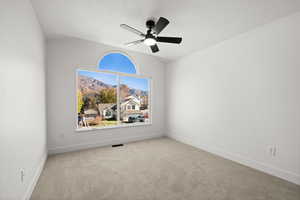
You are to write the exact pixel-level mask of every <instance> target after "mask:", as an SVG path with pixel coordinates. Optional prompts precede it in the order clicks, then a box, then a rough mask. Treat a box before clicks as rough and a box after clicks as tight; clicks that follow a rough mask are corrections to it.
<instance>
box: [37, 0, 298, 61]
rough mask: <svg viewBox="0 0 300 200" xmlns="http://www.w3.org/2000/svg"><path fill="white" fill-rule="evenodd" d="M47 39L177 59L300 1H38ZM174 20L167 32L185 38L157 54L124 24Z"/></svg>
mask: <svg viewBox="0 0 300 200" xmlns="http://www.w3.org/2000/svg"><path fill="white" fill-rule="evenodd" d="M32 3H33V6H34V8H35V10H36V11H37V15H38V18H39V20H40V22H41V24H42V26H43V29H44V31H45V33H46V35H47V37H50V38H51V37H60V36H71V37H77V38H82V39H86V40H91V41H95V42H100V43H104V44H108V45H112V46H116V47H122V48H125V49H131V50H133V51H138V52H143V53H147V54H151V55H154V56H159V57H161V58H164V59H165V60H175V59H177V58H179V57H182V56H185V55H187V54H190V53H192V52H194V51H197V50H202V49H205V48H207V47H209V46H211V45H214V44H216V43H218V42H221V41H223V40H225V39H228V38H230V37H233V36H235V35H238V34H240V33H243V32H246V31H249V30H251V29H253V28H255V27H257V26H259V25H262V24H266V23H269V22H271V21H273V20H275V19H277V18H280V17H284V16H287V15H289V14H292V13H294V12H297V11H299V10H300V0H226V1H220V0H177V1H172V0H32ZM160 16H163V17H166V18H168V19H169V20H170V24H169V25H168V27H167V28H166V29H165V30H163V31H162V33H161V34H160V35H161V36H182V37H183V42H182V43H181V44H180V45H173V44H164V43H161V44H159V48H160V52H158V53H156V54H152V53H151V50H150V49H149V47H147V46H144V45H139V46H132V47H125V46H124V45H123V44H124V43H125V42H130V41H133V40H137V39H140V38H139V37H138V36H137V35H135V34H133V33H130V32H127V31H126V30H123V29H121V28H120V26H119V25H120V24H121V23H126V24H128V25H130V26H133V27H135V28H137V29H139V30H141V31H143V32H144V31H146V27H145V21H146V20H147V19H148V18H151V17H154V18H158V17H160Z"/></svg>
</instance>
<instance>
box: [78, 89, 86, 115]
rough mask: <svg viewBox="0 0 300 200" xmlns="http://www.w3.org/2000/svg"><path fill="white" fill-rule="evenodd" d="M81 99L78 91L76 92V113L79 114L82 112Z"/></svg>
mask: <svg viewBox="0 0 300 200" xmlns="http://www.w3.org/2000/svg"><path fill="white" fill-rule="evenodd" d="M83 103H84V102H83V97H82V93H81V91H80V90H78V91H77V113H80V112H81V111H82V106H83Z"/></svg>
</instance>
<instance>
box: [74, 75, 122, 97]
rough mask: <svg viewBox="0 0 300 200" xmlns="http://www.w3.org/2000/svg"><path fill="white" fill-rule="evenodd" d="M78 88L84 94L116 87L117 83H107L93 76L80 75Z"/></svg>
mask: <svg viewBox="0 0 300 200" xmlns="http://www.w3.org/2000/svg"><path fill="white" fill-rule="evenodd" d="M77 81H78V82H77V83H78V88H79V89H80V91H81V92H82V93H83V94H88V93H95V92H99V91H100V90H103V89H110V88H116V86H115V85H110V84H106V83H104V82H102V81H99V80H97V79H94V78H92V77H88V76H83V75H78V79H77Z"/></svg>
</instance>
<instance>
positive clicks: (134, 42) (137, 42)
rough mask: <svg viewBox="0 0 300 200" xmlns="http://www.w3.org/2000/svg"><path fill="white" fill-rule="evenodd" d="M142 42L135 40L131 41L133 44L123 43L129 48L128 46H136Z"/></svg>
mask: <svg viewBox="0 0 300 200" xmlns="http://www.w3.org/2000/svg"><path fill="white" fill-rule="evenodd" d="M142 42H144V39H142V40H136V41H133V42H128V43H125V45H126V46H128V47H130V46H133V45H137V44H140V43H142Z"/></svg>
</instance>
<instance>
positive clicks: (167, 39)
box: [156, 37, 182, 44]
mask: <svg viewBox="0 0 300 200" xmlns="http://www.w3.org/2000/svg"><path fill="white" fill-rule="evenodd" d="M156 41H157V42H166V43H175V44H180V43H181V41H182V38H181V37H157V38H156Z"/></svg>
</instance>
